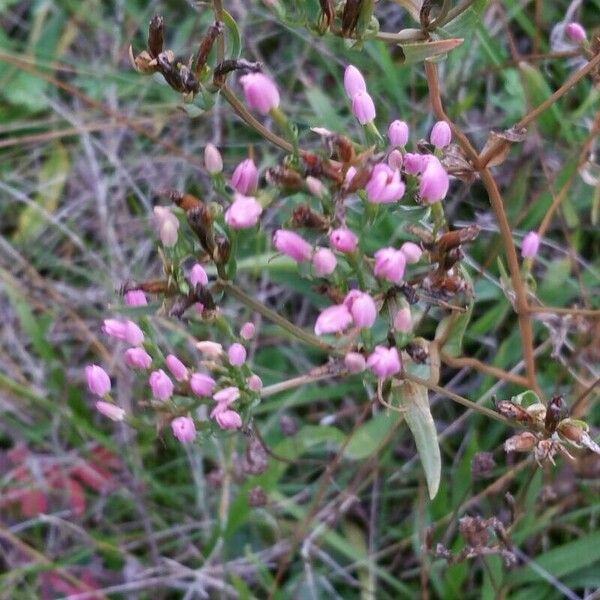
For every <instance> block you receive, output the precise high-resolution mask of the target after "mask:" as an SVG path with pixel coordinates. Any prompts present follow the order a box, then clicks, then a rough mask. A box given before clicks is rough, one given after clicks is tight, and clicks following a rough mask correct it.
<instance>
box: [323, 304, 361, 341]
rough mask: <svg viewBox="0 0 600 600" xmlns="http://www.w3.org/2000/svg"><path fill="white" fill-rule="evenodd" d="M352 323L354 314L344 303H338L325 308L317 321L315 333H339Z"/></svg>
mask: <svg viewBox="0 0 600 600" xmlns="http://www.w3.org/2000/svg"><path fill="white" fill-rule="evenodd" d="M351 324H352V315H351V314H350V311H349V310H348V307H347V306H346V305H344V304H336V305H334V306H330V307H328V308H326V309H325V310H323V311H322V312H321V314H320V315H319V316H318V318H317V321H316V323H315V334H316V335H324V334H326V333H338V332H340V331H343V330H344V329H346V328H347V327H349V326H350V325H351Z"/></svg>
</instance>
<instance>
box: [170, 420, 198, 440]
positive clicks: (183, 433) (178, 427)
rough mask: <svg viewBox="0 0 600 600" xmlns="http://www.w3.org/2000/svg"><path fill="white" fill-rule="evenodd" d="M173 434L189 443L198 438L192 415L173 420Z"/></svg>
mask: <svg viewBox="0 0 600 600" xmlns="http://www.w3.org/2000/svg"><path fill="white" fill-rule="evenodd" d="M171 429H172V430H173V435H174V436H175V437H176V438H177V439H178V440H179V441H180V442H181V443H182V444H189V443H191V442H193V441H194V440H195V439H196V425H195V424H194V420H193V419H191V418H190V417H177V418H176V419H173V420H172V421H171Z"/></svg>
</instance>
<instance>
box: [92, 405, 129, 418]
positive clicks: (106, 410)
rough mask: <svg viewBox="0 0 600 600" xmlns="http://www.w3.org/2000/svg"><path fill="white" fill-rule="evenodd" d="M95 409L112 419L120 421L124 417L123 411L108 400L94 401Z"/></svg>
mask: <svg viewBox="0 0 600 600" xmlns="http://www.w3.org/2000/svg"><path fill="white" fill-rule="evenodd" d="M96 410H97V411H98V412H99V413H100V414H101V415H103V416H105V417H108V418H109V419H112V420H113V421H122V420H123V419H124V418H125V411H124V410H123V409H122V408H119V407H118V406H115V405H114V404H111V403H110V402H103V401H102V400H99V401H98V402H96Z"/></svg>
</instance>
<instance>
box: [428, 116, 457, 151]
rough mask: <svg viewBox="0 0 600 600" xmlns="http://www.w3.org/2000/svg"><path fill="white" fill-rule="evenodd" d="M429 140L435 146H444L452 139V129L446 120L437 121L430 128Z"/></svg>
mask: <svg viewBox="0 0 600 600" xmlns="http://www.w3.org/2000/svg"><path fill="white" fill-rule="evenodd" d="M429 141H430V142H431V143H432V144H433V145H434V146H435V147H436V148H445V147H446V146H447V145H448V144H449V143H450V142H451V141H452V130H451V129H450V125H448V123H447V122H446V121H438V122H437V123H436V124H435V125H434V126H433V129H432V130H431V134H430V135H429Z"/></svg>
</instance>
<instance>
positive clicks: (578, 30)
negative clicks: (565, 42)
mask: <svg viewBox="0 0 600 600" xmlns="http://www.w3.org/2000/svg"><path fill="white" fill-rule="evenodd" d="M565 34H566V36H567V37H568V38H569V39H570V40H571V41H572V42H575V43H576V44H581V43H582V42H585V40H586V39H587V34H586V32H585V29H584V28H583V27H582V26H581V25H580V24H579V23H574V22H573V23H569V24H568V25H567V26H566V27H565Z"/></svg>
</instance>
